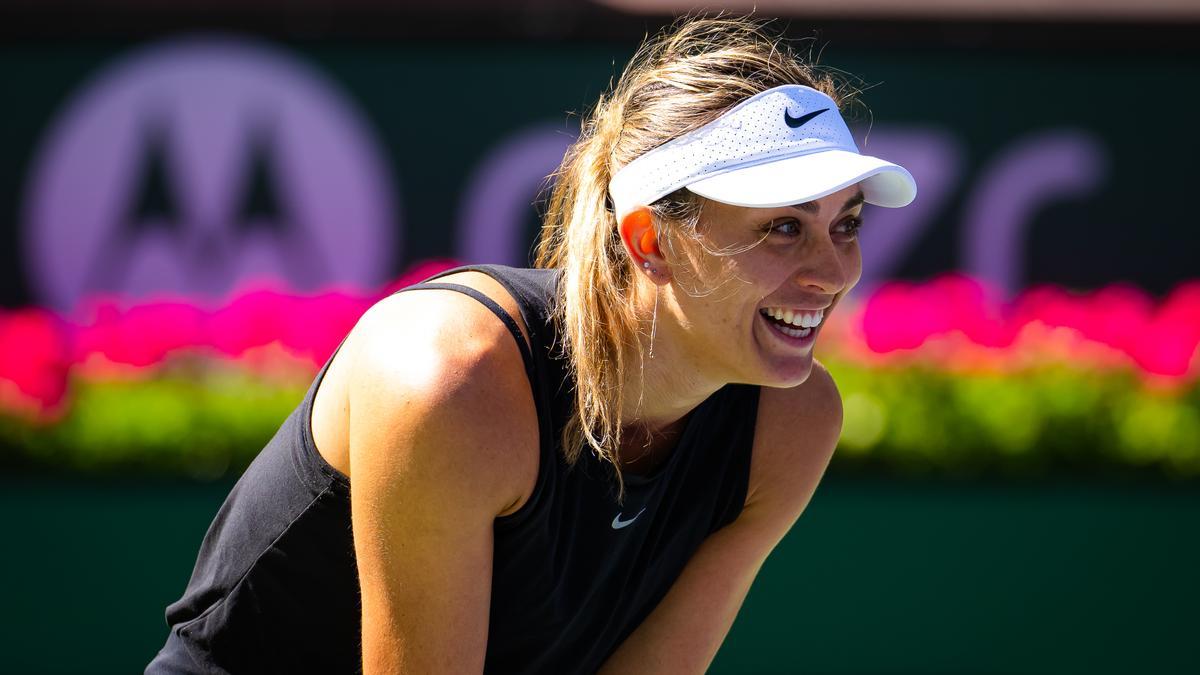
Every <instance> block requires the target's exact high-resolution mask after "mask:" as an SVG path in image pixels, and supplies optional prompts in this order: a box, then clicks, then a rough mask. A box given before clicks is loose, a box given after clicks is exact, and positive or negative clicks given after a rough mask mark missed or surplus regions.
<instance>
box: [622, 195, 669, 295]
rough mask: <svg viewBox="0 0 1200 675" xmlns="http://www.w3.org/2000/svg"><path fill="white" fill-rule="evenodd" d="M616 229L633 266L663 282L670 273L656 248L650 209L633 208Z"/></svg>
mask: <svg viewBox="0 0 1200 675" xmlns="http://www.w3.org/2000/svg"><path fill="white" fill-rule="evenodd" d="M618 227H619V231H620V233H621V241H622V242H624V243H625V250H626V252H628V253H629V257H630V258H631V259H632V260H633V264H634V265H635V266H636V267H637V268H638V269H640V270H641V271H642V272H644V273H646V274H647V275H649V276H650V278H651V279H653V280H654V281H656V282H659V281H665V280H666V279H667V278H668V277H669V274H670V272H669V270H668V269H667V265H666V261H665V260H664V259H663V257H662V252H661V251H660V250H659V248H658V234H657V233H656V232H655V231H654V214H653V213H651V211H650V208H649V207H646V206H639V207H637V208H635V209H634V210H632V211H630V212H629V213H627V214H625V217H624V218H622V219H621V223H620V225H619V226H618Z"/></svg>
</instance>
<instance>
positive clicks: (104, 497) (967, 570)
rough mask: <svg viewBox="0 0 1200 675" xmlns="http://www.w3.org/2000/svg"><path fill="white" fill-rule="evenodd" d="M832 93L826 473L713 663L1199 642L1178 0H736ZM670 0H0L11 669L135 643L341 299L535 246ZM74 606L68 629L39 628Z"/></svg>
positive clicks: (1190, 36) (1191, 660) (1192, 246)
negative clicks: (844, 238) (856, 244)
mask: <svg viewBox="0 0 1200 675" xmlns="http://www.w3.org/2000/svg"><path fill="white" fill-rule="evenodd" d="M754 6H756V7H757V11H758V14H759V15H760V16H763V17H768V16H776V17H780V19H781V21H780V23H779V24H778V26H779V27H780V28H781V29H782V30H784V32H785V33H786V35H787V36H788V37H790V38H793V39H795V40H798V41H799V42H798V46H799V49H800V50H801V51H802V52H804V53H807V54H810V55H811V56H813V57H818V58H819V62H820V63H821V64H823V65H825V66H828V67H831V68H836V69H838V70H840V71H843V73H844V74H845V75H846V77H847V79H848V81H849V82H850V83H851V84H852V86H854V87H855V88H859V89H861V90H862V94H861V96H860V99H861V104H860V105H855V106H852V107H850V108H849V109H848V110H847V116H848V117H849V119H850V121H851V126H852V128H853V129H854V131H855V136H856V138H857V140H858V142H859V145H860V147H861V148H862V149H863V150H864V151H865V152H869V153H872V154H877V155H880V156H883V157H886V158H888V159H891V160H894V161H896V162H898V163H900V164H902V165H904V166H906V167H908V168H909V169H910V170H911V171H912V172H913V173H914V174H915V176H916V178H917V181H918V184H919V186H920V194H919V196H918V198H917V201H916V202H915V203H914V204H913V205H911V206H910V207H908V208H905V209H899V210H887V209H878V210H875V209H869V210H868V212H867V215H866V225H865V226H864V229H863V231H862V235H861V241H862V249H863V257H864V276H863V280H862V282H861V284H860V286H859V287H858V289H856V291H855V292H854V295H853V298H852V301H851V302H847V303H844V304H843V305H841V306H840V307H839V311H838V312H837V313H835V315H834V316H831V319H830V322H829V324H828V325H827V326H826V327H825V328H824V329H823V337H822V341H821V342H822V344H821V345H820V346H819V347H818V348H819V350H821V351H820V354H819V355H820V357H821V358H822V360H823V362H824V363H825V364H826V365H827V366H828V367H829V368H830V370H831V371H832V372H833V373H834V375H835V378H836V379H837V381H838V383H839V387H840V388H841V390H842V394H843V398H844V401H845V429H844V432H843V436H842V441H841V445H840V447H839V452H838V453H837V456H836V458H835V461H834V464H833V467H832V469H831V475H830V477H829V478H827V480H826V482H825V483H823V484H822V487H821V489H820V492H819V493H818V495H817V497H816V499H815V500H814V503H813V506H812V507H811V508H810V510H809V513H808V514H806V515H805V517H804V518H802V519H801V521H800V523H799V524H798V525H797V527H796V529H795V530H794V531H793V533H792V534H791V535H789V537H788V538H787V539H786V540H785V541H784V542H783V543H782V544H781V546H780V548H779V550H778V551H777V553H776V554H775V555H774V556H773V557H772V558H771V560H770V561H769V562H768V564H767V566H766V567H765V568H764V570H763V574H762V577H761V578H760V581H759V582H758V584H756V586H755V589H754V590H753V591H752V593H751V595H750V597H749V599H748V600H747V604H746V607H745V609H744V610H743V612H742V613H741V615H740V616H739V619H738V622H737V624H736V625H735V626H734V629H733V632H732V634H731V636H730V639H729V641H728V642H727V644H726V646H725V647H724V648H723V650H722V652H721V654H720V655H719V656H718V659H717V662H716V664H715V665H714V668H713V671H714V672H728V673H746V672H810V671H812V672H838V673H862V672H1031V673H1032V672H1055V673H1062V672H1087V673H1098V672H1112V673H1123V672H1200V651H1198V650H1197V649H1196V648H1195V642H1194V641H1195V633H1196V629H1197V628H1198V627H1200V626H1198V624H1197V620H1196V618H1195V610H1194V608H1195V607H1196V606H1197V604H1200V583H1197V581H1196V580H1195V578H1194V577H1195V570H1196V569H1197V568H1198V567H1200V539H1198V538H1197V537H1196V536H1195V529H1196V523H1197V522H1198V520H1197V519H1198V518H1200V228H1198V227H1197V226H1198V225H1200V223H1198V222H1197V220H1198V216H1197V215H1196V212H1195V209H1194V208H1192V207H1191V206H1190V205H1189V204H1188V202H1187V201H1186V200H1187V199H1188V198H1189V196H1190V195H1192V194H1194V193H1195V192H1196V187H1195V186H1194V185H1193V183H1194V182H1195V176H1196V175H1197V171H1196V169H1195V159H1194V158H1195V157H1196V156H1197V155H1198V154H1200V128H1198V127H1197V125H1196V123H1195V121H1194V118H1195V111H1196V110H1198V109H1200V90H1198V89H1197V87H1196V86H1195V85H1196V83H1197V82H1200V3H1197V2H1194V1H1192V0H1144V1H1142V2H1137V3H1128V2H1116V1H1115V0H1044V1H1043V0H1038V1H1034V0H1029V1H1025V2H1012V1H1009V0H994V1H985V0H971V1H966V0H906V1H905V2H897V1H893V0H846V1H844V2H837V3H828V2H806V1H788V2H783V1H782V0H767V1H766V2H763V1H761V0H760V1H759V2H756V3H749V2H744V3H738V2H733V3H724V4H722V5H720V6H716V5H711V6H708V7H707V8H708V9H710V10H717V9H727V10H733V11H749V10H750V9H751V8H752V7H754ZM703 7H704V6H703V5H693V4H688V3H680V2H672V1H670V0H661V1H660V0H645V1H639V0H628V1H627V0H607V1H604V2H599V1H597V2H591V1H585V0H563V1H557V2H552V1H551V0H522V1H519V2H513V3H491V2H483V1H482V0H446V1H444V2H438V3H401V2H389V1H387V0H342V1H339V2H336V3H335V2H332V0H305V1H304V2H294V1H284V0H238V1H237V2H234V1H233V0H204V1H203V2H201V1H198V0H184V1H180V2H173V3H169V4H167V3H160V2H151V1H149V0H94V1H92V2H88V3H78V2H68V1H66V0H39V1H34V0H10V1H9V2H7V3H6V4H5V5H4V6H3V7H2V8H0V81H2V82H4V84H5V94H6V95H5V104H6V105H5V112H4V116H3V119H4V124H3V125H0V148H2V149H3V152H2V153H0V214H3V217H0V239H2V240H3V242H4V244H5V245H3V246H0V513H4V515H5V516H6V519H8V520H9V521H10V522H13V523H15V525H14V526H13V527H14V531H13V541H15V542H17V546H16V549H17V550H18V551H21V553H18V554H15V555H8V556H5V557H3V558H0V560H2V561H3V562H0V574H2V575H3V576H4V577H5V578H8V579H10V580H14V581H15V587H16V588H15V590H14V591H13V592H12V594H10V597H8V598H7V602H6V605H7V609H6V612H5V618H4V619H3V624H0V652H3V653H4V654H5V655H6V656H5V657H4V659H6V661H7V662H3V661H0V671H3V672H10V671H11V672H22V673H24V672H62V673H69V672H80V673H82V672H87V673H98V672H130V671H136V670H137V669H139V668H140V667H141V666H142V665H144V664H145V663H146V662H148V661H149V659H150V657H151V656H152V655H153V652H154V650H155V649H157V648H158V646H160V645H161V643H162V641H163V639H164V638H165V630H166V629H165V626H164V624H163V619H162V612H163V609H164V607H165V606H166V604H167V603H169V602H171V601H172V600H174V599H175V598H176V597H178V595H179V593H180V592H181V591H182V589H183V587H184V584H185V583H186V581H187V577H188V573H189V571H190V568H191V563H192V561H193V560H194V557H195V553H196V550H197V548H198V546H199V543H200V540H201V538H202V536H203V534H204V531H205V528H206V527H207V525H208V523H209V522H210V521H211V519H212V516H213V515H214V514H215V512H216V509H217V507H218V506H219V504H220V503H221V500H222V499H223V498H224V496H225V494H226V493H227V492H228V490H229V488H230V486H231V485H232V482H233V481H234V480H236V478H237V476H238V475H239V474H240V472H241V471H242V469H243V468H244V467H245V466H246V464H247V463H248V462H249V461H251V460H252V458H253V457H254V455H255V454H256V453H257V451H258V449H259V448H260V447H261V446H262V444H263V442H264V441H265V440H266V439H267V438H269V437H270V435H271V434H272V433H273V432H274V430H275V429H276V428H277V427H278V425H279V423H280V422H281V421H282V419H283V418H284V417H285V416H286V415H287V414H288V412H290V411H291V409H292V408H293V407H294V406H295V404H296V403H297V402H298V401H299V400H300V398H301V396H302V395H303V392H304V391H305V389H306V388H307V387H308V385H309V383H310V382H311V378H312V376H313V374H314V373H315V372H316V370H317V368H319V367H320V365H321V364H322V363H324V361H325V360H326V359H327V358H328V356H329V355H330V354H331V353H332V351H333V350H334V348H335V347H336V346H337V344H338V343H339V341H340V340H341V338H342V336H343V335H344V334H345V333H346V331H348V330H349V329H350V328H351V327H352V326H353V325H354V322H355V321H356V320H357V318H358V317H359V316H360V315H361V313H362V312H363V311H365V309H366V308H367V307H369V306H370V305H371V303H373V302H375V301H376V300H378V299H379V298H380V297H382V296H384V295H385V294H387V293H389V292H391V291H393V290H395V289H397V288H399V287H401V286H403V285H406V284H409V283H412V282H415V281H418V280H420V279H422V278H424V277H426V276H428V275H430V274H432V273H434V272H437V271H439V270H442V269H445V268H447V267H449V266H451V265H455V264H460V263H476V262H491V263H504V264H510V265H526V264H528V263H529V262H530V251H531V247H532V245H533V242H534V237H535V235H536V232H537V227H538V221H539V209H540V206H539V204H538V196H539V194H541V191H542V190H543V189H544V188H545V186H546V185H547V176H548V175H549V174H551V172H552V171H553V170H554V169H555V167H556V166H557V164H558V163H559V161H560V160H561V158H562V155H563V153H564V151H565V150H566V148H567V147H568V145H569V144H570V143H571V142H572V141H573V140H574V138H575V136H576V135H577V133H578V129H579V120H580V117H581V115H582V114H585V113H586V112H587V111H588V108H589V106H590V105H591V104H593V103H594V102H595V100H596V98H597V97H598V96H599V95H600V93H601V92H602V91H604V90H605V89H606V88H607V87H608V86H609V83H610V81H611V80H613V79H614V78H616V77H618V76H619V75H620V69H621V67H622V66H623V64H624V63H625V62H627V61H628V59H629V57H630V56H631V55H632V54H633V51H634V49H635V48H636V46H637V44H638V43H639V42H640V41H641V39H642V38H643V36H644V35H645V34H647V33H653V32H655V31H657V30H659V29H660V28H661V27H663V26H665V25H667V24H668V23H670V21H671V20H672V17H673V16H677V15H680V14H683V13H684V12H687V11H691V10H694V9H700V8H703ZM64 626H70V627H79V626H86V627H87V629H86V630H75V629H74V628H72V629H71V632H72V633H73V635H72V637H71V642H72V645H73V648H72V649H63V648H62V643H63V639H64V638H63V633H64Z"/></svg>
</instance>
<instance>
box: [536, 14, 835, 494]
mask: <svg viewBox="0 0 1200 675" xmlns="http://www.w3.org/2000/svg"><path fill="white" fill-rule="evenodd" d="M786 84H802V85H807V86H810V87H813V88H815V89H818V90H820V91H822V92H824V93H826V94H828V95H829V96H830V97H831V98H833V99H834V101H837V102H838V103H839V107H841V105H842V101H843V98H844V97H843V96H842V95H840V93H839V91H838V90H839V88H840V86H841V85H839V84H838V83H837V82H836V81H835V80H834V78H833V76H832V75H830V74H828V73H825V72H823V71H818V70H817V68H816V66H815V65H813V64H810V63H806V62H805V61H803V60H802V59H800V58H799V57H798V56H796V54H795V53H794V52H793V51H792V50H791V48H790V46H789V45H788V44H787V43H786V42H784V41H783V40H782V39H780V38H778V37H774V36H772V35H769V34H768V33H767V31H766V24H765V23H764V22H762V21H759V20H752V19H749V18H744V17H729V16H716V17H684V18H682V19H680V20H678V21H676V22H675V24H673V25H672V26H670V27H668V28H667V29H665V30H663V31H662V32H661V33H659V34H658V35H656V36H654V37H652V38H649V39H647V40H646V41H645V42H644V43H643V44H642V46H641V47H640V48H639V49H638V51H637V53H636V54H635V55H634V56H633V58H632V60H631V61H630V62H629V65H628V66H626V68H625V70H624V72H623V73H622V74H621V77H620V79H619V80H618V82H617V84H616V85H615V87H612V90H611V92H610V93H607V94H606V95H602V96H601V97H600V100H599V101H598V102H597V103H596V105H595V108H594V109H593V110H592V112H591V114H589V115H588V116H586V117H585V118H584V119H583V121H582V129H581V132H580V135H579V138H578V140H576V142H575V143H574V144H573V145H572V146H571V147H570V148H569V149H568V150H567V153H566V156H565V157H564V159H563V162H562V165H561V166H560V167H559V168H558V170H557V171H556V172H555V174H554V175H553V178H554V179H555V184H554V187H553V189H552V191H551V193H550V198H549V200H548V203H547V205H546V216H545V220H544V222H543V225H542V232H541V238H540V241H539V242H538V246H537V253H536V262H535V264H536V265H537V266H538V267H543V268H560V269H562V278H561V282H560V284H559V291H558V298H557V299H556V303H555V307H554V318H555V321H556V322H557V324H558V327H559V335H560V339H561V340H562V343H561V348H562V350H563V352H564V353H565V356H566V357H567V359H568V360H569V363H570V368H571V371H572V374H573V375H574V387H575V391H574V396H575V406H574V411H573V414H572V415H571V417H570V419H568V420H567V422H566V425H565V427H564V429H563V432H562V443H563V451H564V453H565V455H566V459H567V461H568V463H569V464H572V465H573V464H574V463H575V462H576V461H577V460H578V458H579V455H580V453H581V452H582V450H583V448H584V446H588V447H590V448H591V449H592V451H593V452H595V453H596V455H597V456H598V457H600V458H601V459H602V460H604V461H606V462H608V463H610V464H611V465H612V467H613V470H614V471H615V475H616V480H617V488H618V491H617V495H618V499H620V498H622V497H623V495H624V481H623V480H622V476H621V470H620V466H619V465H618V461H617V449H618V447H619V444H620V442H621V426H622V419H621V409H622V404H623V403H624V396H625V392H626V387H625V382H624V381H623V377H624V375H623V374H624V373H625V366H626V364H627V363H628V362H629V360H630V359H631V358H634V357H636V358H638V359H641V358H642V354H641V343H640V341H639V339H638V331H639V320H640V319H639V317H638V316H637V313H636V311H635V307H634V303H633V297H632V293H633V289H634V283H633V281H634V274H635V271H634V269H633V264H632V262H631V260H630V258H629V256H628V255H626V253H625V251H624V250H623V248H624V247H623V244H622V242H621V237H620V235H619V233H618V229H617V222H616V217H615V215H614V214H613V210H612V204H611V202H610V201H609V196H608V183H609V180H610V179H611V178H612V176H613V175H614V174H615V172H616V171H617V170H618V169H620V168H621V167H623V166H625V165H626V164H628V163H629V162H631V161H633V160H634V159H635V158H637V157H639V156H641V155H643V154H645V153H646V152H648V151H650V150H652V149H653V148H655V147H658V146H659V145H662V144H663V143H665V142H667V141H669V140H671V139H673V138H675V137H677V136H680V135H682V134H684V133H687V132H688V131H691V130H693V129H696V128H698V127H700V126H703V125H704V124H707V123H708V122H710V121H712V120H714V119H716V118H717V117H718V116H720V115H721V114H722V113H723V112H725V111H726V110H728V109H730V108H732V107H733V106H734V105H736V104H737V103H739V102H740V101H742V100H745V99H747V98H749V97H751V96H753V95H755V94H757V93H759V92H762V91H766V90H767V89H771V88H773V87H777V86H782V85H786ZM648 206H650V207H651V210H652V213H653V215H654V219H653V220H654V227H655V231H656V233H657V234H658V237H659V240H660V242H663V243H665V244H666V246H665V247H664V249H663V250H664V255H668V254H669V253H670V252H671V251H673V250H674V248H673V246H672V243H673V242H674V241H675V239H676V238H677V237H679V238H689V237H690V238H694V237H695V234H696V225H697V223H698V221H699V213H700V208H701V206H702V198H700V197H699V196H697V195H694V194H693V193H690V192H688V191H687V190H686V189H681V190H678V191H676V192H674V193H672V194H670V195H667V196H666V197H663V198H662V199H659V200H657V201H655V203H654V204H650V205H648ZM669 258H670V256H669V255H668V260H669Z"/></svg>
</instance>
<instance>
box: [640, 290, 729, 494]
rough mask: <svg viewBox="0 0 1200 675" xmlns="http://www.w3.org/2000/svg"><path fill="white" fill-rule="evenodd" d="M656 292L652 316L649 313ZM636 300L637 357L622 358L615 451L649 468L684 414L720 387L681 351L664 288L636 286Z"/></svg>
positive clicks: (676, 431)
mask: <svg viewBox="0 0 1200 675" xmlns="http://www.w3.org/2000/svg"><path fill="white" fill-rule="evenodd" d="M656 292H657V293H658V296H659V297H658V311H657V312H655V311H654V303H655V297H654V295H655V293H656ZM635 298H636V299H635V303H636V306H637V311H638V316H639V317H642V321H641V322H640V323H641V325H642V327H643V330H641V331H640V332H639V341H640V345H639V346H640V348H641V356H640V358H639V354H638V353H636V352H632V351H631V352H630V353H629V354H627V355H626V357H625V358H624V359H623V361H624V363H625V372H624V373H623V376H624V377H623V382H624V389H625V395H624V400H623V403H622V407H621V425H622V428H621V435H622V441H621V445H620V448H619V449H618V451H619V452H618V454H619V459H620V461H621V463H622V464H626V463H627V462H628V463H629V465H630V466H632V465H633V464H635V463H637V460H639V459H642V460H643V461H645V462H647V463H651V464H652V463H654V461H653V460H654V459H655V458H656V457H657V456H659V455H661V454H662V453H664V452H666V451H669V450H670V449H671V448H672V447H674V446H675V442H676V441H677V440H678V435H679V434H680V433H681V432H682V430H683V426H684V422H685V418H686V416H687V414H688V413H690V412H691V411H692V410H694V409H695V408H696V406H698V405H700V403H702V402H703V401H704V400H705V399H707V398H708V397H709V396H711V395H712V394H713V392H715V391H717V390H718V389H720V388H721V386H722V385H723V384H724V383H723V382H719V381H717V380H715V379H713V378H711V377H706V376H705V373H704V370H703V369H702V368H700V367H698V366H700V365H701V364H699V363H697V361H696V359H695V358H694V357H692V356H691V355H689V354H687V353H686V352H685V349H684V347H685V343H684V341H682V340H680V339H679V337H680V332H681V330H680V328H681V327H680V326H678V325H677V321H676V318H675V317H677V316H678V314H677V313H676V311H675V307H674V300H673V297H672V295H671V289H670V287H669V286H665V287H656V286H654V285H653V284H650V283H648V282H642V283H639V284H638V292H637V293H636V294H635ZM652 322H653V323H654V331H653V334H654V337H653V350H651V324H652ZM647 458H648V459H647ZM635 470H636V469H635Z"/></svg>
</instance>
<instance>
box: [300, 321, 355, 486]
mask: <svg viewBox="0 0 1200 675" xmlns="http://www.w3.org/2000/svg"><path fill="white" fill-rule="evenodd" d="M347 337H349V335H347V336H345V337H343V338H342V341H341V342H339V343H338V346H337V347H336V348H335V349H334V350H333V353H332V354H330V355H329V358H328V359H326V360H325V365H323V366H321V370H319V371H317V375H316V377H314V378H313V383H312V384H311V385H309V388H308V392H307V393H305V395H304V400H303V401H302V402H301V404H300V434H301V443H302V445H303V446H304V452H305V453H307V454H308V456H309V458H310V459H311V460H312V461H313V462H314V463H315V464H316V466H317V470H319V471H320V472H321V473H322V474H324V475H325V476H327V477H328V478H329V480H330V481H331V483H332V484H334V485H336V486H337V487H338V488H340V489H349V488H350V477H349V476H347V475H346V474H344V473H342V472H341V471H339V470H338V469H337V468H336V467H334V466H333V465H332V464H330V463H329V461H328V460H326V459H325V457H324V456H322V455H321V451H320V450H318V449H317V439H316V437H315V436H314V435H313V428H312V416H313V408H315V407H316V401H317V390H319V389H320V388H321V382H323V381H324V380H325V373H327V372H329V366H330V365H331V364H332V363H333V359H334V358H335V357H336V356H337V355H338V352H340V351H342V345H344V344H346V338H347ZM296 470H297V472H299V470H300V469H299V468H298V467H297V469H296ZM299 478H300V480H302V481H304V482H305V483H306V484H308V483H309V481H308V480H305V478H304V476H299ZM309 487H310V488H314V489H323V488H324V487H325V486H323V485H311V484H309Z"/></svg>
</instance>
